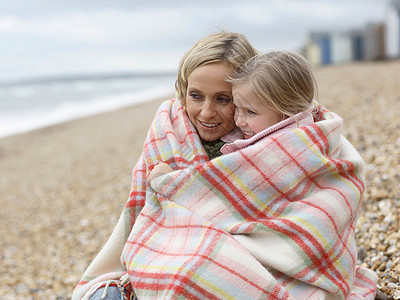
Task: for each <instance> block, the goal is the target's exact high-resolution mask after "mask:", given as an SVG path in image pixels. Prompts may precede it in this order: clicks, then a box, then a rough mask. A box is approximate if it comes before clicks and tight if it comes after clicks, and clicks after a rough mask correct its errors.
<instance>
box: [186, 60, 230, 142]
mask: <svg viewBox="0 0 400 300" xmlns="http://www.w3.org/2000/svg"><path fill="white" fill-rule="evenodd" d="M231 74H232V71H231V68H230V67H229V65H228V64H227V63H223V62H217V63H211V64H207V65H204V66H200V67H198V68H196V69H195V70H194V71H193V72H192V73H191V74H190V75H189V77H188V88H187V92H186V111H187V113H188V115H189V119H190V121H191V122H192V123H193V125H194V126H195V127H196V129H197V132H198V134H199V135H200V137H201V138H202V139H203V140H205V141H215V140H217V139H219V138H220V137H222V136H223V135H225V134H227V133H228V132H229V131H231V130H232V129H233V128H235V122H234V118H233V117H234V113H235V106H234V105H233V100H232V85H231V84H230V83H228V82H226V81H225V80H226V78H227V76H228V75H231Z"/></svg>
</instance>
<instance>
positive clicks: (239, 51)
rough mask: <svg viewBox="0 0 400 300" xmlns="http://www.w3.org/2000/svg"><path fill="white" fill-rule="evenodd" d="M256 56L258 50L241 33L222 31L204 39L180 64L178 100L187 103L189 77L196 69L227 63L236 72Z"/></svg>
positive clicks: (194, 46) (177, 81) (177, 83)
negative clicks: (211, 64) (212, 64)
mask: <svg viewBox="0 0 400 300" xmlns="http://www.w3.org/2000/svg"><path fill="white" fill-rule="evenodd" d="M256 54H257V50H256V49H255V48H253V46H252V45H251V44H250V42H249V41H248V40H247V38H246V37H245V36H244V35H242V34H240V33H235V32H227V31H221V32H218V33H213V34H210V35H207V36H205V37H203V38H202V39H200V40H199V41H198V42H197V43H196V44H194V45H193V47H192V48H190V49H189V51H187V52H186V54H185V55H184V56H183V57H182V59H181V61H180V62H179V68H178V75H177V79H176V82H175V89H176V93H177V97H178V99H180V100H182V101H183V102H185V101H186V92H187V87H188V77H189V75H190V74H191V73H192V72H193V71H194V70H195V69H196V68H198V67H200V66H203V65H206V64H210V63H216V62H226V63H228V64H229V65H230V66H231V67H232V71H233V72H235V71H237V70H238V69H239V68H240V67H241V66H242V65H243V64H244V63H245V62H246V61H247V60H249V59H250V58H251V57H253V56H254V55H256Z"/></svg>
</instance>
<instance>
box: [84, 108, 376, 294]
mask: <svg viewBox="0 0 400 300" xmlns="http://www.w3.org/2000/svg"><path fill="white" fill-rule="evenodd" d="M318 112H319V113H318V114H317V116H316V117H315V123H314V124H312V125H309V126H304V127H300V128H295V129H293V130H289V131H285V132H284V133H282V134H278V135H274V136H273V137H271V138H268V137H267V138H264V139H263V140H262V141H261V142H258V143H255V144H253V145H251V146H249V147H247V148H244V149H241V150H240V151H236V152H233V153H230V154H227V155H223V156H221V157H218V158H216V159H213V160H211V161H208V158H207V155H206V154H205V152H204V149H203V148H202V146H201V142H200V140H199V138H198V136H197V134H196V132H195V129H194V128H193V126H192V125H191V123H190V122H189V120H188V118H187V116H186V114H185V112H184V111H183V107H182V104H181V102H180V101H174V100H171V101H167V102H165V103H164V104H163V105H162V106H161V107H160V109H159V111H158V112H157V115H156V117H155V120H154V121H153V125H152V127H151V128H150V130H149V134H148V137H147V139H146V142H145V147H144V151H143V156H142V159H141V160H140V161H139V162H138V164H137V166H136V167H135V171H134V176H133V177H134V178H133V184H132V187H133V188H132V192H131V196H130V199H129V200H128V202H127V204H126V206H125V209H124V212H123V216H124V218H125V222H124V223H125V232H126V236H125V238H126V239H127V240H126V243H125V246H124V249H123V251H122V256H121V262H122V264H123V266H124V268H125V269H126V271H127V272H128V274H129V276H130V280H131V284H132V287H133V289H134V290H135V293H136V294H137V296H138V298H139V299H176V298H182V299H185V298H190V299H246V298H247V299H374V295H375V284H376V281H377V276H376V275H375V273H374V272H372V271H370V270H368V269H365V268H361V267H357V266H356V261H357V258H356V244H355V238H354V231H355V224H356V220H357V215H358V213H359V209H360V201H361V197H362V194H363V191H364V188H365V181H364V175H363V172H364V170H363V168H364V165H363V161H362V159H361V157H360V156H359V155H358V153H357V151H356V150H355V149H354V148H353V147H352V145H351V144H350V143H349V142H348V141H347V140H346V139H345V138H344V137H343V136H342V135H341V128H342V120H341V118H340V117H339V116H337V115H335V114H334V113H332V112H330V111H328V110H327V109H325V108H323V107H319V111H318ZM161 161H163V162H167V163H168V164H170V166H171V167H172V168H173V169H174V170H175V171H174V172H171V173H169V174H167V175H164V176H160V177H158V178H156V179H155V180H153V181H152V182H151V185H150V184H149V183H148V182H147V181H146V176H147V174H148V173H149V171H150V170H151V169H152V168H153V167H154V166H155V165H156V164H157V163H159V162H161ZM85 285H90V284H86V283H85V284H83V285H82V286H78V287H77V290H79V289H81V288H84V286H85ZM86 288H87V287H86Z"/></svg>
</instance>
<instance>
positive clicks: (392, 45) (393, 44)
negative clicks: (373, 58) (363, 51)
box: [385, 0, 400, 58]
mask: <svg viewBox="0 0 400 300" xmlns="http://www.w3.org/2000/svg"><path fill="white" fill-rule="evenodd" d="M385 25H386V57H387V58H397V57H400V0H391V2H390V5H389V6H388V8H387V12H386V24H385Z"/></svg>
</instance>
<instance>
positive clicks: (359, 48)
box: [349, 30, 365, 61]
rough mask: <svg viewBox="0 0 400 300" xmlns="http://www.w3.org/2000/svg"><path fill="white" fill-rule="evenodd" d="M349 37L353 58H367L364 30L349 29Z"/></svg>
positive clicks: (354, 59)
mask: <svg viewBox="0 0 400 300" xmlns="http://www.w3.org/2000/svg"><path fill="white" fill-rule="evenodd" d="M349 37H350V40H351V60H353V61H360V60H364V58H365V53H364V52H365V51H364V50H365V49H364V47H365V45H364V42H365V38H364V32H363V30H351V31H349Z"/></svg>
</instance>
